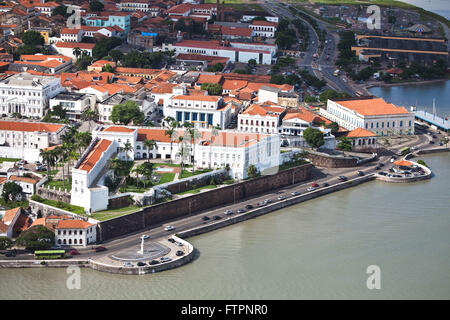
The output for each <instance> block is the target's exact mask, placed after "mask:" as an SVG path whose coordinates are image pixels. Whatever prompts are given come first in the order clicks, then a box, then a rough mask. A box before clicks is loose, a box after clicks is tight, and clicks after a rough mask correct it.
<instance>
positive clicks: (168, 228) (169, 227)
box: [164, 226, 175, 231]
mask: <svg viewBox="0 0 450 320" xmlns="http://www.w3.org/2000/svg"><path fill="white" fill-rule="evenodd" d="M164 230H166V231H172V230H175V227H173V226H167V227H165V228H164Z"/></svg>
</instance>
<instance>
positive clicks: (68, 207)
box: [31, 196, 86, 216]
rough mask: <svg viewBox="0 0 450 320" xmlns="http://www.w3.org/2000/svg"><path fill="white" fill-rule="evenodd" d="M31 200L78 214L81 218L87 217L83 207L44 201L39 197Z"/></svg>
mask: <svg viewBox="0 0 450 320" xmlns="http://www.w3.org/2000/svg"><path fill="white" fill-rule="evenodd" d="M31 200H34V201H37V202H40V203H43V204H46V205H49V206H52V207H55V208H59V209H63V210H66V211H70V212H73V213H76V214H79V215H81V216H85V215H86V214H85V212H84V208H83V207H79V206H74V205H73V204H69V203H65V202H62V201H55V200H49V199H44V198H41V197H39V196H37V197H34V196H33V197H32V199H31Z"/></svg>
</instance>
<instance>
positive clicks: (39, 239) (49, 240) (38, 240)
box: [16, 225, 55, 250]
mask: <svg viewBox="0 0 450 320" xmlns="http://www.w3.org/2000/svg"><path fill="white" fill-rule="evenodd" d="M54 241H55V234H54V233H53V232H52V231H50V230H48V229H47V228H46V227H44V226H41V225H38V226H34V227H31V228H30V229H28V230H25V231H24V232H22V233H21V234H20V235H19V237H18V238H17V240H16V244H17V245H19V246H23V247H25V248H26V249H27V250H41V249H49V248H50V247H52V246H53V244H54Z"/></svg>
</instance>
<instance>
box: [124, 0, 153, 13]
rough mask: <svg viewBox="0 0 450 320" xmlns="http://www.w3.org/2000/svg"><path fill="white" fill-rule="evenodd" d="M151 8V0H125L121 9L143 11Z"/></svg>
mask: <svg viewBox="0 0 450 320" xmlns="http://www.w3.org/2000/svg"><path fill="white" fill-rule="evenodd" d="M149 9H150V1H149V0H133V1H129V0H125V1H122V2H121V3H120V10H122V11H142V12H148V11H149Z"/></svg>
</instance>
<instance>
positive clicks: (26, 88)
mask: <svg viewBox="0 0 450 320" xmlns="http://www.w3.org/2000/svg"><path fill="white" fill-rule="evenodd" d="M62 91H64V88H63V87H62V86H61V79H60V78H57V77H51V76H37V75H32V74H29V73H26V72H22V73H18V74H13V75H11V76H8V77H6V78H4V79H2V80H0V93H1V95H0V112H1V113H2V114H8V115H10V114H13V113H20V114H21V115H22V116H26V117H31V118H35V119H38V118H42V117H43V116H44V115H45V111H46V110H47V108H48V105H49V99H50V98H53V97H54V96H56V95H57V94H58V93H60V92H62Z"/></svg>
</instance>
